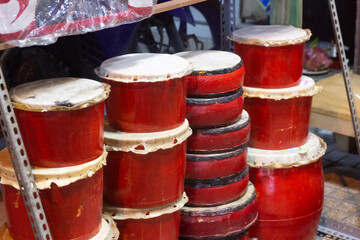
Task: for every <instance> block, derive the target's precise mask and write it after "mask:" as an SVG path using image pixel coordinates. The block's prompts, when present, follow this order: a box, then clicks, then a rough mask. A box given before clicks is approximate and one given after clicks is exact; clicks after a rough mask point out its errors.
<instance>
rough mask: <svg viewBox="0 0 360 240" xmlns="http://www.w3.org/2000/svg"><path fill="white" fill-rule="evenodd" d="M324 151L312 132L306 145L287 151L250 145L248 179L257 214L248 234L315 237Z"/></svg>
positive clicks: (298, 239) (304, 239) (279, 238)
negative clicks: (252, 191)
mask: <svg viewBox="0 0 360 240" xmlns="http://www.w3.org/2000/svg"><path fill="white" fill-rule="evenodd" d="M325 151H326V144H325V143H324V142H323V141H322V140H321V139H320V138H318V137H317V136H315V135H314V134H312V133H310V134H309V137H308V140H307V142H306V144H305V145H302V146H300V147H297V148H293V149H289V150H276V151H270V150H261V149H255V148H249V154H248V165H249V166H250V172H249V175H250V181H252V182H253V183H254V185H255V187H256V190H257V191H258V193H259V194H258V206H259V217H258V220H257V222H256V223H255V225H254V227H253V228H252V229H251V230H250V237H252V238H258V239H259V240H262V239H264V240H268V239H274V240H275V239H276V240H282V239H296V240H313V239H315V236H316V232H317V226H318V224H319V222H320V215H321V210H322V207H323V198H324V179H323V170H322V164H321V157H322V156H323V155H324V154H325ZM269 189H271V191H269Z"/></svg>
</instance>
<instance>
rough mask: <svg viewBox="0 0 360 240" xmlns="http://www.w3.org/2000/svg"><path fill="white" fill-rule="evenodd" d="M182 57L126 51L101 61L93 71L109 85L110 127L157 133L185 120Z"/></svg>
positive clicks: (184, 65) (186, 71)
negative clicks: (123, 53) (129, 52)
mask: <svg viewBox="0 0 360 240" xmlns="http://www.w3.org/2000/svg"><path fill="white" fill-rule="evenodd" d="M190 72H191V68H190V64H189V63H188V61H186V60H185V59H183V58H181V57H178V56H173V55H168V54H155V53H139V54H128V55H123V56H120V57H114V58H110V59H108V60H106V61H105V62H103V63H102V64H101V67H100V69H99V70H98V72H97V74H98V75H99V76H100V77H101V78H103V81H104V82H106V83H109V84H110V85H111V93H110V96H109V98H108V99H107V101H106V112H107V116H108V121H109V124H110V126H112V127H114V128H116V129H118V130H121V131H124V132H158V131H165V130H169V129H173V128H176V127H178V126H180V125H181V124H183V122H184V120H185V105H186V81H185V79H184V78H183V77H184V76H185V75H187V74H189V73H190Z"/></svg>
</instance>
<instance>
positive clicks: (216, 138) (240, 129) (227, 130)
mask: <svg viewBox="0 0 360 240" xmlns="http://www.w3.org/2000/svg"><path fill="white" fill-rule="evenodd" d="M249 138H250V118H249V115H248V113H247V112H246V111H243V112H242V114H241V118H239V119H237V120H236V121H235V122H233V123H231V124H230V125H227V126H223V127H212V128H208V129H195V130H194V133H193V135H192V136H190V137H189V140H188V151H189V152H190V153H193V152H199V153H206V152H216V151H229V150H231V149H233V148H237V147H240V146H241V145H243V144H245V143H247V142H248V141H249Z"/></svg>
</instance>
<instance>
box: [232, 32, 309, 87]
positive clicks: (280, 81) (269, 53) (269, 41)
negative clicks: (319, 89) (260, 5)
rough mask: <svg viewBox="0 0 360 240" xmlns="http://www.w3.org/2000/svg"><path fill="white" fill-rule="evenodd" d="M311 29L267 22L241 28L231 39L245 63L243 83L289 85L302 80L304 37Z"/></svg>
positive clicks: (296, 83)
mask: <svg viewBox="0 0 360 240" xmlns="http://www.w3.org/2000/svg"><path fill="white" fill-rule="evenodd" d="M310 36H311V33H310V31H309V30H308V29H306V30H303V29H300V28H295V27H293V26H282V25H266V26H251V27H245V28H241V29H238V30H236V31H234V32H233V33H232V35H231V36H230V39H231V40H233V41H234V47H235V53H236V54H239V55H240V57H241V58H242V59H243V61H244V65H245V72H246V75H245V82H244V86H248V87H256V88H287V87H293V86H296V85H298V84H299V82H300V77H301V74H302V66H303V63H302V62H303V55H304V47H305V41H307V40H309V38H310Z"/></svg>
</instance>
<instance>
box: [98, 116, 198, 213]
mask: <svg viewBox="0 0 360 240" xmlns="http://www.w3.org/2000/svg"><path fill="white" fill-rule="evenodd" d="M190 134H191V130H190V128H189V123H188V122H187V121H186V122H184V124H183V125H181V126H180V127H178V128H175V129H173V130H168V131H163V132H154V133H146V134H145V133H125V132H118V131H116V130H114V129H112V128H110V127H108V126H105V144H106V148H107V150H108V151H109V156H108V159H107V165H106V166H105V167H104V172H105V173H104V197H105V199H106V201H108V202H109V203H111V204H114V205H115V206H118V207H129V208H149V207H155V206H161V205H164V204H167V203H170V202H173V201H175V200H176V199H178V198H179V197H181V195H182V194H183V192H184V179H185V161H186V160H185V154H186V139H187V137H188V136H189V135H190Z"/></svg>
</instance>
